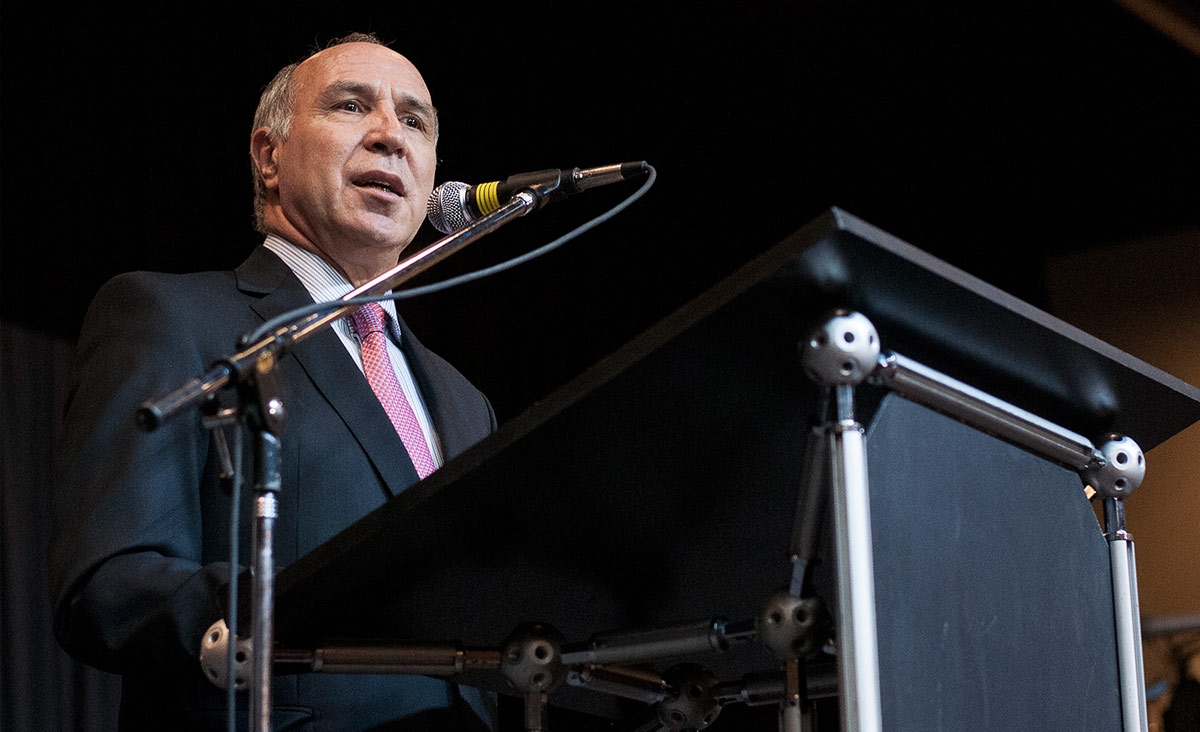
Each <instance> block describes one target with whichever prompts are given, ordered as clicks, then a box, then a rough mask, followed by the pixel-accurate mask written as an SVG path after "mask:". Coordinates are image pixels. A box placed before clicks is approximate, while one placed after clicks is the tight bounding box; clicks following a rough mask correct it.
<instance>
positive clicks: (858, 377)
mask: <svg viewBox="0 0 1200 732" xmlns="http://www.w3.org/2000/svg"><path fill="white" fill-rule="evenodd" d="M802 355H803V364H804V368H805V371H806V372H807V373H808V375H809V377H810V378H811V379H812V380H813V381H815V382H816V383H818V384H822V385H824V386H825V387H828V388H830V389H832V396H833V398H834V399H835V400H836V421H835V422H833V423H832V424H830V425H828V428H827V439H828V455H829V476H830V482H831V485H832V496H831V498H832V499H833V529H834V540H835V542H834V543H835V548H836V560H837V585H838V609H837V649H838V672H839V677H840V680H841V689H842V697H841V711H842V729H844V730H846V731H847V732H880V731H881V730H882V728H883V718H882V711H881V703H880V691H879V650H878V638H877V635H876V624H875V570H874V559H873V549H872V544H871V506H870V492H869V486H868V481H867V452H866V440H865V438H864V435H863V427H862V425H860V424H859V423H858V421H857V420H856V419H855V417H854V387H855V386H857V385H859V384H861V383H863V382H864V381H865V380H866V379H867V377H868V376H870V374H871V373H872V372H873V371H874V369H875V367H876V364H877V361H878V358H879V337H878V335H877V333H876V332H875V327H874V326H873V325H872V324H871V322H870V321H869V320H867V318H866V317H864V316H863V315H861V314H859V313H853V312H848V311H840V310H839V311H836V312H834V313H833V314H832V316H831V317H830V318H829V319H828V320H827V321H825V322H824V323H823V324H821V325H820V326H819V327H817V328H816V329H815V330H814V331H813V332H812V333H811V334H810V336H809V339H808V341H807V343H805V344H802Z"/></svg>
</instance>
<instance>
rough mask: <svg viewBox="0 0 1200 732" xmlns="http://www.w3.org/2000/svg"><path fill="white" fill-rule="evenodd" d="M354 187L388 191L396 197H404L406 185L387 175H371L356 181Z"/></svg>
mask: <svg viewBox="0 0 1200 732" xmlns="http://www.w3.org/2000/svg"><path fill="white" fill-rule="evenodd" d="M354 185H356V186H358V187H359V188H375V189H378V190H381V191H387V192H388V193H391V194H392V195H395V196H403V195H404V184H402V183H401V182H400V181H399V179H398V178H395V177H393V176H387V175H371V176H365V177H363V178H359V179H358V180H356V181H354Z"/></svg>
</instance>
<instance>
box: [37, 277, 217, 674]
mask: <svg viewBox="0 0 1200 732" xmlns="http://www.w3.org/2000/svg"><path fill="white" fill-rule="evenodd" d="M170 277H171V276H167V275H148V274H130V275H121V276H119V277H117V278H115V279H114V280H112V281H110V282H109V283H107V284H106V285H105V286H104V287H103V288H102V289H101V291H100V292H99V293H98V294H97V296H96V298H95V299H94V301H93V303H92V306H91V307H90V309H89V311H88V315H87V317H86V318H85V322H84V326H83V329H82V331H81V336H80V341H79V346H78V349H77V352H76V359H75V364H74V371H73V381H72V387H71V392H70V394H69V395H68V402H67V411H66V414H65V421H64V428H63V433H62V435H61V439H60V440H59V449H58V450H57V455H56V465H55V482H54V495H53V496H52V499H51V506H52V518H51V525H52V535H51V537H50V552H49V555H50V567H49V573H50V583H51V587H50V591H51V595H52V597H51V601H52V605H53V607H54V613H55V615H54V629H55V634H56V636H57V638H58V640H59V642H60V644H61V645H62V646H63V647H64V648H65V649H66V650H67V651H68V652H69V653H71V654H72V655H73V656H75V657H76V658H78V659H79V660H81V661H83V662H85V663H87V664H89V665H92V666H95V667H97V668H100V669H104V670H107V671H113V672H118V673H127V672H132V671H137V670H139V669H141V670H143V671H148V670H151V669H154V670H158V669H165V670H182V669H184V668H186V667H187V666H189V665H190V666H191V667H192V668H193V669H198V665H197V660H196V659H197V657H198V654H199V647H200V640H201V636H202V634H203V633H204V631H205V630H206V629H207V628H208V626H209V625H211V624H212V623H213V622H214V621H215V620H216V619H218V618H220V617H222V616H223V615H224V612H223V607H222V602H223V601H222V595H223V588H224V587H225V586H226V584H227V581H228V575H229V567H228V564H227V563H222V562H214V563H210V564H208V565H205V564H203V563H202V561H203V555H204V544H203V539H202V531H203V529H204V527H203V526H202V513H201V501H202V497H201V492H202V490H203V487H202V486H203V485H204V481H205V477H204V476H205V474H206V472H208V471H206V463H207V462H208V461H209V449H208V441H209V439H210V434H209V432H208V431H207V430H206V429H205V428H204V425H203V423H202V421H201V416H200V414H199V411H198V410H191V412H188V410H184V412H181V413H180V414H178V415H176V416H175V417H174V418H173V419H170V420H167V421H166V422H165V423H164V424H163V425H162V427H160V428H159V429H157V430H154V431H151V432H147V431H143V430H142V429H141V428H140V427H138V426H137V424H136V420H135V414H136V410H137V408H138V406H139V405H140V404H142V403H143V402H144V401H146V400H148V399H153V398H157V397H161V396H163V395H165V394H166V393H168V392H169V391H171V390H172V389H174V388H176V387H178V386H180V385H182V384H184V383H185V382H187V381H188V380H190V379H193V378H196V377H197V376H199V375H200V374H202V373H203V372H204V371H205V370H207V368H209V367H210V366H211V365H212V364H211V363H205V362H204V355H203V354H202V353H201V351H202V348H201V347H200V346H198V345H197V339H196V333H195V332H194V331H195V319H194V316H190V315H186V314H185V313H184V312H183V310H185V309H186V305H181V304H180V303H179V302H177V300H178V299H179V298H176V297H173V296H172V293H171V287H170V285H169V283H170V282H171V280H170V279H169V278H170Z"/></svg>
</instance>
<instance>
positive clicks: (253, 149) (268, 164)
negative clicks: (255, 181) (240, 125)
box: [250, 127, 279, 189]
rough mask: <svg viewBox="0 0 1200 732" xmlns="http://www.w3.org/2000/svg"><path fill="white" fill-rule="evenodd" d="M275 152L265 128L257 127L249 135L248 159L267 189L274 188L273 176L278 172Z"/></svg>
mask: <svg viewBox="0 0 1200 732" xmlns="http://www.w3.org/2000/svg"><path fill="white" fill-rule="evenodd" d="M275 150H276V148H275V143H274V142H272V141H271V135H270V132H269V131H268V130H267V128H266V127H259V128H258V129H257V130H255V131H254V132H253V133H252V134H251V135H250V159H251V160H252V161H253V162H254V164H255V165H256V166H257V167H258V172H259V175H261V176H262V178H263V183H265V184H266V186H267V188H268V189H270V188H274V187H275V176H276V174H277V173H278V170H279V168H278V165H276V161H275Z"/></svg>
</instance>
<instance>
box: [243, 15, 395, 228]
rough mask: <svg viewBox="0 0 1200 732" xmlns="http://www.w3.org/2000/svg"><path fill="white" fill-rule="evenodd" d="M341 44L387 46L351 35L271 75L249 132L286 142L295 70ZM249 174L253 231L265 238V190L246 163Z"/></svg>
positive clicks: (253, 166)
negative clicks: (263, 132) (262, 132)
mask: <svg viewBox="0 0 1200 732" xmlns="http://www.w3.org/2000/svg"><path fill="white" fill-rule="evenodd" d="M343 43H375V44H378V45H380V46H386V45H387V44H385V43H384V42H383V41H381V40H379V37H378V36H376V35H375V34H374V33H351V34H349V35H345V36H341V37H340V38H335V39H333V40H332V41H330V42H329V43H327V44H326V45H325V46H324V47H323V48H314V49H313V50H312V51H311V52H310V53H309V54H308V55H307V56H305V57H304V58H303V59H301V60H300V61H297V62H295V63H290V64H288V65H287V66H284V67H283V68H282V69H280V70H279V72H278V73H276V74H275V78H273V79H271V81H270V82H269V83H268V84H267V85H266V87H264V88H263V92H262V95H261V96H260V97H259V99H258V109H256V110H255V111H254V125H253V127H251V128H250V129H251V131H254V130H257V129H259V128H260V127H266V128H267V138H268V139H269V140H271V142H273V143H278V142H282V141H285V140H287V138H288V132H289V131H290V129H291V126H292V107H293V104H294V103H295V101H296V85H295V84H293V83H292V79H293V77H294V75H295V73H296V68H297V67H298V66H299V65H300V64H301V63H303V62H304V61H306V60H307V59H309V58H312V57H313V56H315V55H316V54H317V53H319V52H320V51H322V50H324V49H325V48H332V47H333V46H339V45H341V44H343ZM250 174H251V176H252V177H253V180H254V228H255V230H256V231H258V232H259V233H260V234H266V233H267V227H266V224H265V223H264V221H263V209H264V208H265V206H266V202H267V186H266V183H264V182H263V177H262V173H261V172H260V171H259V169H258V164H257V162H255V161H251V162H250Z"/></svg>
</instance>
